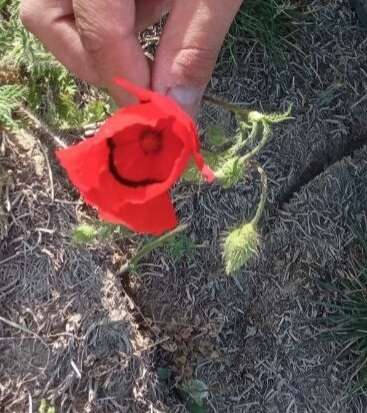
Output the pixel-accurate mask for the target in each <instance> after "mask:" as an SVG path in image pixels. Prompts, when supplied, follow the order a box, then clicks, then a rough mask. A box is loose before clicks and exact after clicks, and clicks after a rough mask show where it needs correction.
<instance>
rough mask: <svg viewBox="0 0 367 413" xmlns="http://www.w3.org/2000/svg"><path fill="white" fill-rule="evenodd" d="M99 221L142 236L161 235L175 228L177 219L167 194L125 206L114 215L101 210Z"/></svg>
mask: <svg viewBox="0 0 367 413" xmlns="http://www.w3.org/2000/svg"><path fill="white" fill-rule="evenodd" d="M99 216H100V218H101V219H104V220H106V221H109V222H112V223H114V224H122V225H124V226H126V227H128V228H130V229H131V230H133V231H136V232H140V233H142V234H152V235H161V234H162V233H164V232H166V231H170V230H172V229H173V228H175V227H176V226H177V217H176V213H175V210H174V209H173V205H172V201H171V199H170V197H169V194H168V193H164V194H162V195H160V196H158V197H157V198H154V199H151V200H150V201H148V202H146V203H145V204H140V205H136V204H126V205H124V206H123V207H121V208H120V209H119V210H118V211H117V212H116V213H110V212H106V211H103V210H101V211H100V212H99Z"/></svg>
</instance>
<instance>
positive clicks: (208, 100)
mask: <svg viewBox="0 0 367 413" xmlns="http://www.w3.org/2000/svg"><path fill="white" fill-rule="evenodd" d="M203 101H204V102H206V103H209V104H212V105H215V106H220V107H222V108H223V109H226V110H230V111H232V112H235V113H241V114H248V112H249V111H248V110H246V109H244V108H240V107H239V106H238V105H234V104H233V103H228V102H226V101H224V100H221V99H218V98H213V97H212V96H208V95H204V97H203Z"/></svg>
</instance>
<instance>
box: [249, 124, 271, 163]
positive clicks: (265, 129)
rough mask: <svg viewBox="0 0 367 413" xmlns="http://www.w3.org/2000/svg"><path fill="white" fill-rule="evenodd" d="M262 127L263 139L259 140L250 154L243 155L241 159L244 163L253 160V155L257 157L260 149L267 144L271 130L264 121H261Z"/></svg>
mask: <svg viewBox="0 0 367 413" xmlns="http://www.w3.org/2000/svg"><path fill="white" fill-rule="evenodd" d="M262 126H263V137H262V138H261V141H260V142H259V144H258V145H257V146H255V148H254V149H252V150H251V151H250V152H248V153H247V154H246V155H244V157H243V159H244V161H246V162H247V161H249V160H250V159H251V158H253V157H254V156H255V155H257V154H258V153H259V152H260V151H261V149H262V148H263V147H264V146H265V145H266V144H267V143H268V140H269V138H270V136H271V128H270V126H269V124H268V123H267V122H265V121H262Z"/></svg>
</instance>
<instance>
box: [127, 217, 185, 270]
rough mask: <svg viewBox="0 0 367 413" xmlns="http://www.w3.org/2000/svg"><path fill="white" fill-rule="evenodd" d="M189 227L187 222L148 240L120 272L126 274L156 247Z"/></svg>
mask: <svg viewBox="0 0 367 413" xmlns="http://www.w3.org/2000/svg"><path fill="white" fill-rule="evenodd" d="M187 228H188V225H187V224H184V225H179V226H178V227H177V228H175V229H174V230H172V231H170V232H167V233H166V234H164V235H162V236H161V237H159V238H157V239H154V240H153V241H150V242H147V243H146V244H145V245H143V246H142V247H141V248H140V249H139V251H138V252H137V253H136V254H135V255H134V257H133V258H131V260H129V261H128V262H126V263H125V264H124V265H123V266H122V267H121V268H120V271H119V273H120V274H125V273H126V272H128V271H129V270H130V269H131V268H132V267H134V266H135V265H137V264H138V263H139V261H140V260H141V259H142V258H144V257H145V256H146V255H147V254H149V253H150V252H152V251H153V250H154V249H155V248H158V247H160V246H161V245H163V244H164V243H165V242H167V241H169V240H170V239H171V238H174V237H175V236H176V235H177V234H179V233H180V232H183V231H185V230H186V229H187Z"/></svg>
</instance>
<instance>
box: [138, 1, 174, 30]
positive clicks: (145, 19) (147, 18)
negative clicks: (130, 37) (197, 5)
mask: <svg viewBox="0 0 367 413" xmlns="http://www.w3.org/2000/svg"><path fill="white" fill-rule="evenodd" d="M171 5H172V0H136V24H135V29H136V31H137V32H141V31H143V30H144V29H146V28H147V27H149V26H151V25H152V24H154V23H157V22H159V20H160V19H161V18H162V16H163V15H165V14H166V13H168V12H169V10H170V9H171Z"/></svg>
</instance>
